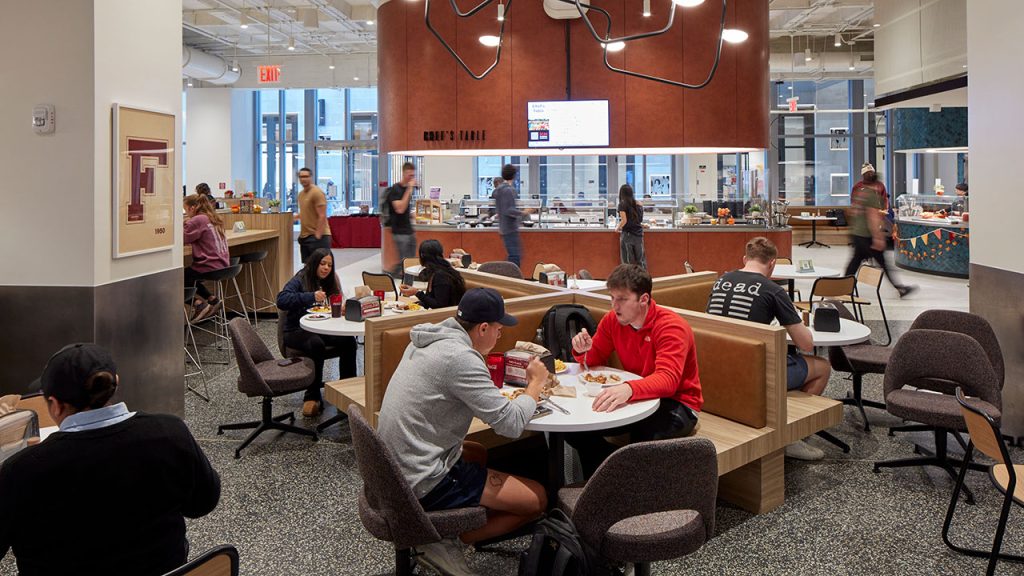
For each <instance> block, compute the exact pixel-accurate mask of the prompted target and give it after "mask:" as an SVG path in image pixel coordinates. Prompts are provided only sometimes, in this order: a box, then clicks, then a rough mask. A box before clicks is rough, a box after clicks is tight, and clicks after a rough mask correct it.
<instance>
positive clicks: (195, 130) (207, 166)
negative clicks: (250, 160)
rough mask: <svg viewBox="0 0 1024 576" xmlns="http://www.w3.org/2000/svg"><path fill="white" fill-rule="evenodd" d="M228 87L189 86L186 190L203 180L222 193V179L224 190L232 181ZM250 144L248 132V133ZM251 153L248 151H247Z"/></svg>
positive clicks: (214, 191) (191, 189)
mask: <svg viewBox="0 0 1024 576" xmlns="http://www.w3.org/2000/svg"><path fill="white" fill-rule="evenodd" d="M231 92H232V90H231V89H230V88H191V89H189V90H188V94H187V98H186V103H185V105H186V106H187V107H188V114H186V118H185V121H186V124H187V125H186V127H185V135H186V138H187V140H186V142H185V143H186V145H187V146H188V155H187V157H186V158H185V162H186V168H185V175H186V177H187V178H188V181H187V182H184V185H185V189H186V190H188V192H189V193H192V191H194V190H195V187H196V184H199V183H200V182H206V183H207V184H209V185H210V188H211V189H212V190H213V193H214V194H215V195H217V196H222V195H223V194H224V192H223V191H222V190H220V188H219V187H218V183H220V182H223V183H224V184H225V186H227V189H231V188H233V187H234V183H233V182H232V178H231V177H232V166H231V159H232V140H233V138H232V131H231V128H232V121H231V120H232V113H231V112H232V108H231V104H232V98H231ZM249 142H250V144H251V143H252V133H250V134H249ZM250 156H251V154H250Z"/></svg>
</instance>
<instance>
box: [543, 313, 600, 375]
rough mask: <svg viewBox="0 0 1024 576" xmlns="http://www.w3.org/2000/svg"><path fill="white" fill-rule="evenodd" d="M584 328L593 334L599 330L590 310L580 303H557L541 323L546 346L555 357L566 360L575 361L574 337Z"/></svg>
mask: <svg viewBox="0 0 1024 576" xmlns="http://www.w3.org/2000/svg"><path fill="white" fill-rule="evenodd" d="M584 328H586V329H587V332H588V333H589V334H590V335H591V336H593V335H594V333H595V332H596V331H597V324H596V323H595V322H594V317H593V316H591V315H590V310H587V308H586V307H585V306H580V305H579V304H556V305H554V306H552V307H551V309H550V310H548V311H547V313H546V314H544V320H543V321H542V323H541V330H542V332H543V335H544V347H545V348H547V349H548V350H549V351H550V352H551V354H552V355H553V356H554V357H555V358H558V359H559V360H562V361H564V362H574V361H575V360H573V357H572V337H573V336H575V335H577V334H579V333H580V330H582V329H584Z"/></svg>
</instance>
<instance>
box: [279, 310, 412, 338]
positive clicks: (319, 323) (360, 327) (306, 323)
mask: <svg viewBox="0 0 1024 576" xmlns="http://www.w3.org/2000/svg"><path fill="white" fill-rule="evenodd" d="M416 312H417V311H416V310H410V311H408V312H402V314H415V313H416ZM395 314H399V312H395V311H394V310H392V309H390V308H385V309H384V312H383V314H381V316H384V317H387V316H394V315H395ZM309 316H310V315H309V314H303V316H302V318H301V319H300V320H299V326H301V327H302V329H303V330H305V331H306V332H312V333H313V334H325V335H327V336H363V335H365V334H366V322H353V321H351V320H346V319H345V317H344V316H342V317H341V318H328V319H326V320H310V319H309Z"/></svg>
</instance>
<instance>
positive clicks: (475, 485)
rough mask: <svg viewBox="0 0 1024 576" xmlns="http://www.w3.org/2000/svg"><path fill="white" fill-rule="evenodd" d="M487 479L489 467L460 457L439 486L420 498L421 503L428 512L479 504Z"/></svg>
mask: <svg viewBox="0 0 1024 576" xmlns="http://www.w3.org/2000/svg"><path fill="white" fill-rule="evenodd" d="M486 481H487V468H484V467H483V466H481V465H480V464H478V463H476V462H466V461H465V460H462V459H461V458H460V459H459V461H458V462H456V463H455V466H452V469H451V470H449V471H448V473H447V474H445V476H444V478H442V479H441V481H440V482H438V484H437V486H434V488H433V489H431V490H430V492H427V495H426V496H424V497H423V498H420V504H422V505H423V509H424V510H426V511H427V512H430V511H432V510H449V509H451V508H466V507H469V506H479V505H480V497H481V496H483V494H484V482H486Z"/></svg>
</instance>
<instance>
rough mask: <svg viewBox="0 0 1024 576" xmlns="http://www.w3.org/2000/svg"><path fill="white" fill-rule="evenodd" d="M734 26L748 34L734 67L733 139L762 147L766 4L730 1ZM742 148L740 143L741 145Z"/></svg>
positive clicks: (765, 111) (764, 135)
mask: <svg viewBox="0 0 1024 576" xmlns="http://www.w3.org/2000/svg"><path fill="white" fill-rule="evenodd" d="M733 2H734V3H736V4H737V6H736V11H735V14H736V23H735V26H736V27H737V28H739V29H740V30H744V31H746V32H747V34H749V35H750V37H749V38H747V41H746V42H745V43H743V44H742V45H741V46H742V47H743V48H742V52H740V53H741V54H742V57H741V58H737V62H736V66H737V71H736V94H737V95H738V99H737V102H736V140H737V142H750V143H751V144H747V145H748V146H754V147H765V144H764V143H765V142H767V140H768V111H769V106H770V103H769V101H768V100H769V95H768V80H769V74H768V40H769V39H768V26H767V22H768V3H767V2H760V1H749V0H740V1H738V2H737V0H733ZM741 145H742V144H741Z"/></svg>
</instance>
